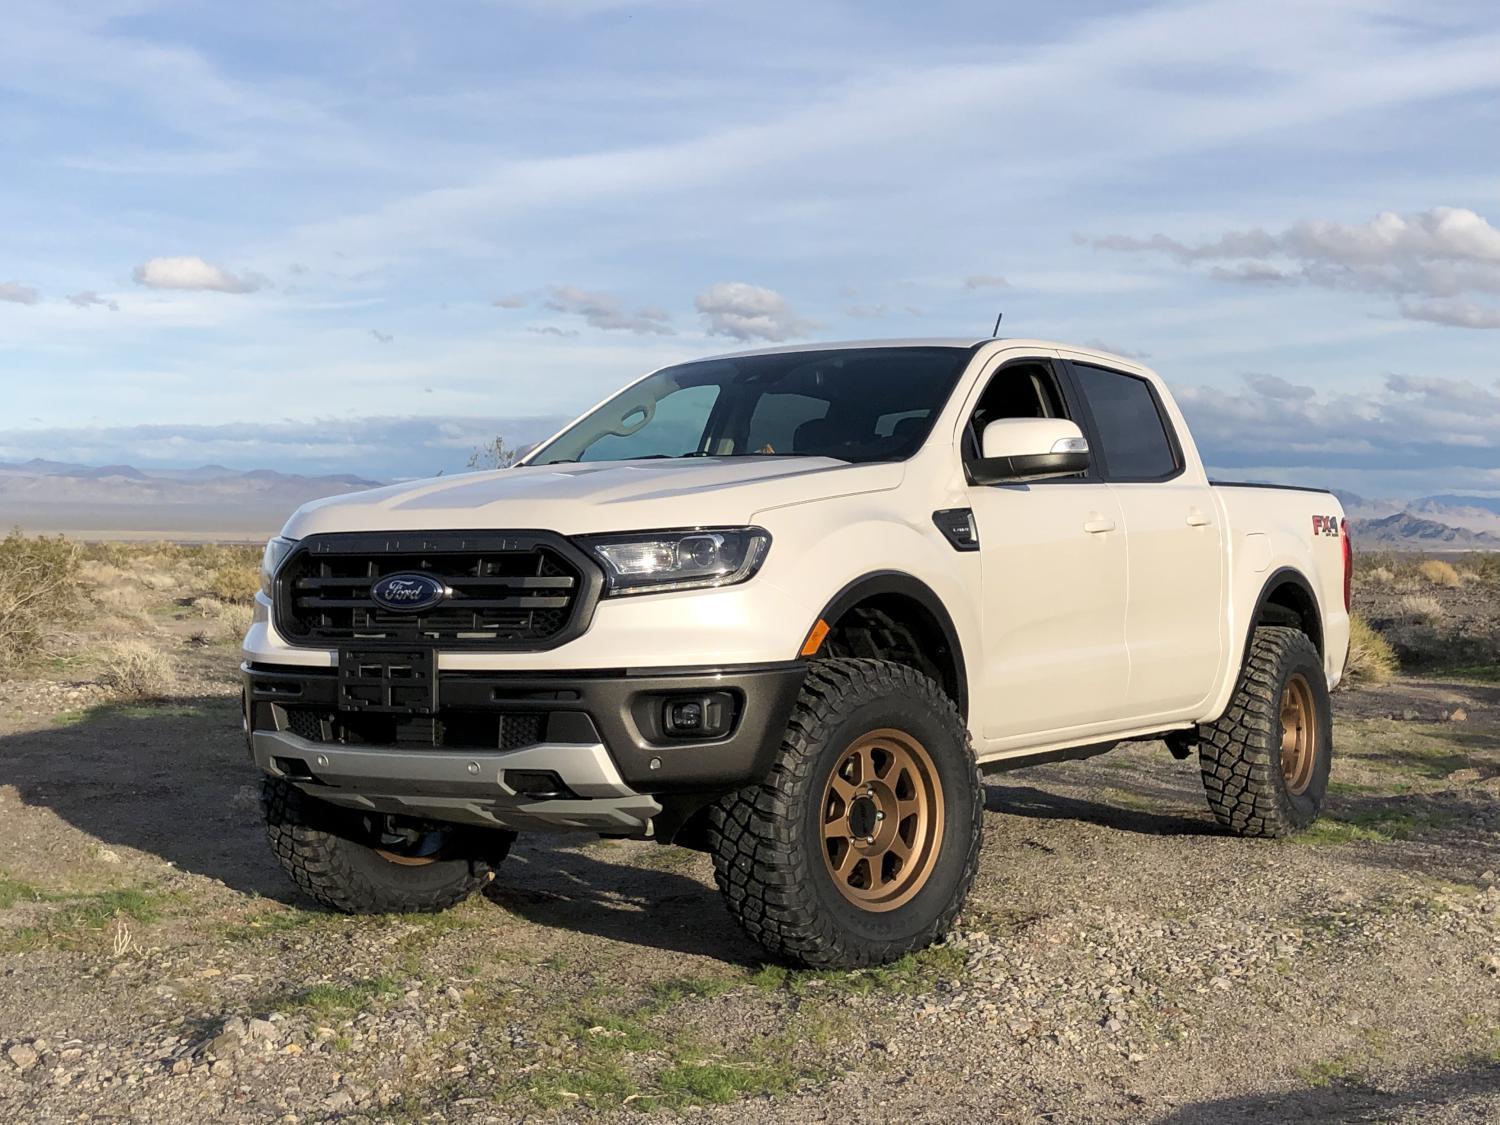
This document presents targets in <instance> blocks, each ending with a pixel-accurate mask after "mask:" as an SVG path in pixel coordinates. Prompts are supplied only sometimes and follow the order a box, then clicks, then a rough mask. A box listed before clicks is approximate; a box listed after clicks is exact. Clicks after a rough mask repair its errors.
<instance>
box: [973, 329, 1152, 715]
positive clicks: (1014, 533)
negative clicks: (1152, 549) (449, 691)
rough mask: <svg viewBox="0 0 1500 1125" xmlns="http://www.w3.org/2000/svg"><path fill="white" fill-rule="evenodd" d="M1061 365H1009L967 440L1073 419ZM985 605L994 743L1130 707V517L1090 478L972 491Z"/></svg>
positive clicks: (984, 396) (985, 396)
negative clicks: (1000, 429)
mask: <svg viewBox="0 0 1500 1125" xmlns="http://www.w3.org/2000/svg"><path fill="white" fill-rule="evenodd" d="M1075 411H1076V406H1075V405H1070V400H1069V397H1068V394H1067V392H1066V390H1065V388H1064V386H1063V384H1062V382H1061V381H1060V380H1059V379H1058V378H1057V372H1056V370H1055V368H1054V366H1053V361H1051V360H1047V359H1027V360H1021V361H1012V362H1010V363H1007V364H1005V365H1004V366H1002V367H1001V368H1000V369H999V370H998V371H997V372H996V373H995V374H994V375H993V376H992V377H991V379H990V381H989V382H988V384H986V386H985V389H984V390H983V391H982V392H981V393H980V395H979V397H978V399H977V401H976V404H975V407H974V409H973V410H972V411H971V413H970V417H969V419H968V421H967V423H966V427H965V429H966V432H965V433H964V434H963V435H962V444H963V446H964V447H965V449H966V450H973V449H975V448H976V447H977V446H976V443H977V441H978V435H979V434H980V433H981V432H982V430H983V427H984V425H985V424H987V423H988V422H991V421H994V420H996V419H999V418H1056V417H1064V418H1069V417H1071V418H1074V419H1075V420H1076V413H1075ZM969 505H970V507H971V508H972V509H973V512H974V519H975V523H976V524H977V526H978V530H979V543H980V560H981V562H980V567H981V575H982V593H983V599H984V610H983V637H984V641H983V643H984V677H983V681H984V689H985V691H986V693H987V694H988V695H989V699H988V700H987V701H986V706H985V707H984V710H983V713H984V715H985V716H986V717H985V719H984V722H983V727H982V729H981V734H982V735H983V737H984V738H985V739H986V740H999V739H1016V740H1018V741H1021V740H1024V741H1027V742H1031V743H1035V742H1036V741H1038V739H1037V738H1036V736H1037V735H1041V734H1044V733H1047V732H1053V731H1057V732H1062V731H1068V730H1072V729H1074V728H1077V727H1085V726H1088V725H1091V724H1095V723H1106V722H1114V721H1118V720H1119V719H1120V718H1121V717H1122V716H1123V715H1124V714H1125V712H1126V691H1127V688H1128V684H1129V679H1130V662H1129V656H1128V653H1127V649H1126V645H1125V602H1126V557H1125V535H1124V519H1123V516H1122V514H1121V511H1120V506H1119V502H1118V500H1117V499H1116V498H1115V496H1114V493H1113V492H1112V491H1111V490H1110V488H1109V486H1108V485H1107V484H1105V483H1104V482H1103V481H1102V480H1100V479H1098V477H1097V476H1096V475H1095V474H1093V473H1092V472H1090V473H1089V474H1085V475H1082V476H1078V477H1069V478H1062V479H1058V480H1049V481H1039V482H1035V483H1031V484H1000V485H970V486H969Z"/></svg>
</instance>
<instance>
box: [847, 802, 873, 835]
mask: <svg viewBox="0 0 1500 1125" xmlns="http://www.w3.org/2000/svg"><path fill="white" fill-rule="evenodd" d="M877 811H878V810H877V809H876V808H875V801H874V800H873V799H872V798H870V797H856V798H854V800H852V801H850V802H849V834H850V835H851V836H853V837H855V838H856V839H862V838H864V837H866V836H873V835H874V834H875V824H876V816H875V814H876V812H877Z"/></svg>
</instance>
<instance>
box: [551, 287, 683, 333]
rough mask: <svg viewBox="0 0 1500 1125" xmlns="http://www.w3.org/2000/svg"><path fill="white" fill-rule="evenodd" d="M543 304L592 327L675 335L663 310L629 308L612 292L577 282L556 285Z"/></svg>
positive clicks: (604, 329)
mask: <svg viewBox="0 0 1500 1125" xmlns="http://www.w3.org/2000/svg"><path fill="white" fill-rule="evenodd" d="M547 292H548V294H549V296H548V298H547V300H546V302H545V303H544V305H543V307H544V308H548V309H551V310H552V311H553V312H560V313H570V314H572V315H574V316H581V317H583V320H584V323H586V324H587V325H589V327H591V328H598V329H601V330H603V331H605V332H634V333H636V334H637V335H639V336H673V335H676V332H675V330H674V329H673V328H672V327H671V326H670V325H668V324H667V321H669V320H670V319H671V317H670V316H669V315H668V314H667V313H666V312H665V311H664V310H662V309H658V308H653V307H646V308H640V309H636V310H635V311H634V312H631V311H629V310H628V309H627V308H626V307H625V304H624V302H623V301H621V300H620V298H619V297H616V296H615V295H614V294H612V293H598V292H593V291H591V290H588V289H580V288H579V287H578V286H576V285H553V286H550V287H549V288H548V290H547Z"/></svg>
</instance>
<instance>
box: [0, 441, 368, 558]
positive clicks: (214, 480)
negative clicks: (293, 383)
mask: <svg viewBox="0 0 1500 1125" xmlns="http://www.w3.org/2000/svg"><path fill="white" fill-rule="evenodd" d="M379 484H380V482H379V481H373V480H365V479H363V478H361V477H357V476H351V475H349V474H347V473H338V474H333V475H329V476H300V475H297V474H292V473H280V472H277V471H275V470H274V469H252V470H250V471H248V472H246V471H240V470H237V469H229V468H225V467H224V466H223V465H203V466H200V467H198V468H196V469H137V468H135V467H134V466H132V465H100V466H95V465H77V464H71V463H68V462H63V461H45V460H42V459H40V458H36V459H33V460H31V461H23V462H20V463H5V462H0V530H3V529H4V528H8V527H10V526H12V525H18V526H20V527H22V528H23V529H25V530H26V531H31V532H57V531H66V532H71V533H74V534H81V535H89V534H94V533H97V534H99V535H100V536H101V537H110V538H113V537H119V536H124V535H130V534H139V535H142V536H156V535H161V536H164V537H184V538H188V537H192V538H245V539H258V538H263V537H265V536H267V535H271V534H274V533H275V532H276V531H277V529H279V528H280V527H281V525H282V523H283V522H285V520H286V518H287V516H289V515H291V513H292V512H293V511H294V510H295V509H297V508H299V507H301V506H302V505H303V504H305V503H307V502H308V501H309V500H316V499H317V498H318V497H320V496H335V495H339V494H341V493H346V492H359V491H361V490H363V489H366V488H374V487H376V486H378V485H379Z"/></svg>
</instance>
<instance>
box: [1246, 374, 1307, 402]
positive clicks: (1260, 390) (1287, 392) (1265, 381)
mask: <svg viewBox="0 0 1500 1125" xmlns="http://www.w3.org/2000/svg"><path fill="white" fill-rule="evenodd" d="M1245 382H1246V383H1247V384H1248V385H1249V387H1250V389H1251V390H1252V391H1254V392H1255V393H1256V394H1260V395H1264V396H1265V397H1266V398H1280V399H1290V400H1291V401H1293V402H1303V401H1306V400H1307V399H1310V398H1314V397H1316V395H1317V393H1318V392H1317V391H1315V390H1314V389H1313V388H1312V387H1304V386H1302V385H1300V384H1298V383H1293V382H1291V381H1290V380H1287V379H1283V378H1282V377H1281V376H1280V375H1270V374H1267V373H1265V372H1260V371H1247V372H1246V373H1245Z"/></svg>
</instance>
